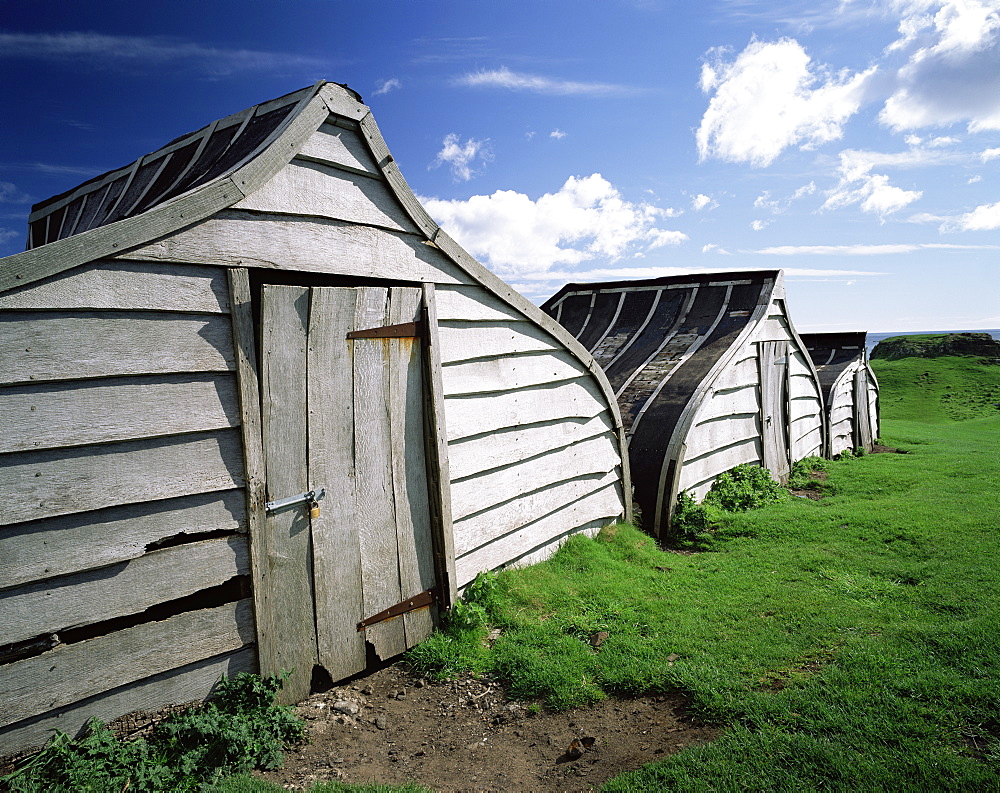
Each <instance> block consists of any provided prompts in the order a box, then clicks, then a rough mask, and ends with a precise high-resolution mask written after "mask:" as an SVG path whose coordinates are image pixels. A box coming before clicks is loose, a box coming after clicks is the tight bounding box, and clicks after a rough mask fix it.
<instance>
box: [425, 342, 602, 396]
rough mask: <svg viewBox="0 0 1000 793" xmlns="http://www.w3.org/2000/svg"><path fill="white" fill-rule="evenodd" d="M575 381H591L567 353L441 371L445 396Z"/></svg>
mask: <svg viewBox="0 0 1000 793" xmlns="http://www.w3.org/2000/svg"><path fill="white" fill-rule="evenodd" d="M577 377H590V373H589V372H588V371H587V370H586V369H584V368H583V365H582V364H581V363H580V361H579V359H578V358H576V356H574V355H571V354H570V353H569V351H568V350H552V351H550V352H542V353H534V354H531V355H505V356H504V357H503V358H480V359H478V360H475V361H466V362H464V363H453V364H450V365H448V366H444V367H442V369H441V380H442V382H443V383H444V393H445V396H458V395H462V394H485V393H490V392H493V391H513V390H515V389H518V388H527V387H529V386H533V385H542V384H545V383H559V382H564V381H566V380H573V379H575V378H577Z"/></svg>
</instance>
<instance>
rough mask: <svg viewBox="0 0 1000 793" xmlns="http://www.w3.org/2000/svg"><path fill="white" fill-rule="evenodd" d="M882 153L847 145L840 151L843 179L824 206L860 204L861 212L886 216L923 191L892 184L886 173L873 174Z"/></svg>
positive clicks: (839, 206) (835, 206)
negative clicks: (874, 153)
mask: <svg viewBox="0 0 1000 793" xmlns="http://www.w3.org/2000/svg"><path fill="white" fill-rule="evenodd" d="M879 156H881V155H874V156H873V154H872V152H865V151H857V150H854V149H846V150H844V151H842V152H841V153H840V166H839V168H838V170H839V171H840V181H839V182H838V183H837V186H836V187H834V188H833V189H832V190H830V191H828V192H827V199H826V201H824V202H823V206H822V207H821V209H839V208H841V207H846V206H851V205H853V204H858V205H860V208H861V211H862V212H868V213H871V214H875V215H878V216H879V217H880V218H884V217H885V216H886V215H890V214H892V213H893V212H898V211H899V210H900V209H903V208H904V207H906V206H909V205H910V204H912V203H913V202H914V201H916V200H918V199H919V198H920V197H921V196H922V195H923V192H922V191H919V190H904V189H902V188H901V187H894V186H893V185H890V184H889V177H888V176H886V175H885V174H873V173H872V172H871V171H872V168H873V167H874V166H875V164H876V163H877V162H879Z"/></svg>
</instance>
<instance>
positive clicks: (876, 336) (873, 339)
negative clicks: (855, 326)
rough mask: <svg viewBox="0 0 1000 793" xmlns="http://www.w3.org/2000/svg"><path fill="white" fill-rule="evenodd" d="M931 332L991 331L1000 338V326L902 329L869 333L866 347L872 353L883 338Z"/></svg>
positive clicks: (922, 334)
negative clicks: (962, 328)
mask: <svg viewBox="0 0 1000 793" xmlns="http://www.w3.org/2000/svg"><path fill="white" fill-rule="evenodd" d="M929 333H989V334H990V335H991V336H992V337H993V338H994V339H1000V328H987V329H985V330H902V331H897V332H895V333H869V334H868V338H867V339H866V340H865V341H866V344H865V347H866V348H867V349H868V352H869V353H871V351H872V350H873V349H874V347H875V345H876V344H878V343H879V342H880V341H882V339H888V338H891V337H892V336H925V335H927V334H929Z"/></svg>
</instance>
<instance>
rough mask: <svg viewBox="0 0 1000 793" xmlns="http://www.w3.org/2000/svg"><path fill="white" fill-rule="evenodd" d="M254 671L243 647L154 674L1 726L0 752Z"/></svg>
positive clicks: (208, 689) (205, 692)
mask: <svg viewBox="0 0 1000 793" xmlns="http://www.w3.org/2000/svg"><path fill="white" fill-rule="evenodd" d="M256 671H257V654H256V652H255V648H254V647H244V648H243V649H240V650H237V651H236V652H233V653H227V654H226V655H221V656H216V657H215V658H209V659H206V660H204V661H198V662H196V663H193V664H189V665H187V666H184V667H181V668H180V669H175V670H173V671H170V672H164V673H162V674H159V675H154V676H152V677H149V678H146V679H145V680H141V681H139V682H138V683H132V684H130V685H126V686H121V687H120V688H116V689H114V690H113V691H109V692H107V693H105V694H99V695H97V696H95V697H90V698H89V699H86V700H84V701H83V702H79V703H77V704H75V705H70V706H68V707H65V708H60V709H57V710H54V711H51V712H49V713H45V714H42V715H41V716H36V717H33V718H30V719H26V720H24V721H20V722H18V723H16V724H12V725H10V726H9V727H5V728H3V729H2V730H0V755H4V754H13V753H14V752H19V751H22V750H25V749H30V748H34V747H40V746H41V745H42V744H44V743H45V742H46V741H47V740H48V739H49V738H50V737H51V736H52V731H53V730H61V731H62V732H65V733H68V734H69V735H71V736H74V735H76V734H77V733H78V732H79V731H80V730H81V729H82V728H83V727H84V725H86V723H87V722H88V721H89V720H90V719H92V718H99V719H101V720H103V721H106V722H107V721H111V720H112V719H116V718H118V717H119V716H124V715H125V714H126V713H132V712H134V711H139V710H141V711H156V710H160V709H161V708H164V707H166V706H168V705H180V704H183V703H186V702H193V701H196V700H203V699H205V698H206V697H208V696H209V695H210V694H211V693H212V690H213V689H214V688H215V685H216V683H218V682H219V679H220V678H221V677H222V675H226V676H228V677H234V676H235V675H238V674H239V673H240V672H256Z"/></svg>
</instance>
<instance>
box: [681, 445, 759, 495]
mask: <svg viewBox="0 0 1000 793" xmlns="http://www.w3.org/2000/svg"><path fill="white" fill-rule="evenodd" d="M761 459H762V455H761V439H760V437H759V436H755V437H753V438H747V439H744V440H740V441H737V442H735V443H733V444H730V445H728V446H723V447H721V448H716V449H713V450H712V451H710V452H707V453H705V454H703V455H701V456H700V457H695V458H692V459H688V458H685V460H684V464H683V465H682V466H681V476H680V480H679V484H678V491H683V490H690V489H691V488H694V487H698V486H702V485H704V484H705V483H706V482H707V483H708V485H711V482H712V481H714V480H715V478H716V477H717V476H718V475H719V474H721V473H725V472H726V471H728V470H730V469H731V468H735V467H736V466H737V465H741V464H742V463H759V462H760V461H761ZM705 489H706V490H707V487H705Z"/></svg>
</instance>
